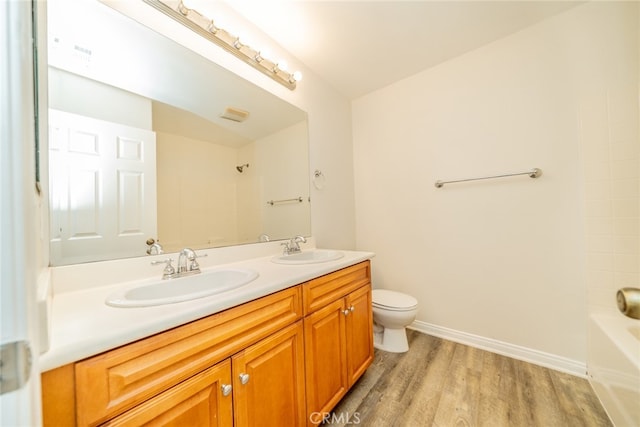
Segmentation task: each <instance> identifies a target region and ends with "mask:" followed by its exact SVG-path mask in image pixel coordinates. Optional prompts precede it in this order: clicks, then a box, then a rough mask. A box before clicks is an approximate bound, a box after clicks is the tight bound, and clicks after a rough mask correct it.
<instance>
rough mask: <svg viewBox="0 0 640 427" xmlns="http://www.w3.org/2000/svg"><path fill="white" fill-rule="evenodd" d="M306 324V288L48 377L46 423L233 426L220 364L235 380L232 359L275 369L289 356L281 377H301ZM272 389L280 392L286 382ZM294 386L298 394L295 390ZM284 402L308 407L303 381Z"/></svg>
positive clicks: (267, 298)
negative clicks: (189, 421)
mask: <svg viewBox="0 0 640 427" xmlns="http://www.w3.org/2000/svg"><path fill="white" fill-rule="evenodd" d="M301 318H302V297H301V289H300V286H295V287H292V288H289V289H285V290H283V291H280V292H277V293H275V294H271V295H268V296H265V297H263V298H259V299H257V300H254V301H251V302H248V303H245V304H242V305H239V306H237V307H234V308H231V309H228V310H225V311H222V312H220V313H216V314H214V315H211V316H208V317H205V318H203V319H200V320H196V321H194V322H191V323H188V324H186V325H183V326H179V327H177V328H174V329H171V330H168V331H165V332H162V333H159V334H157V335H153V336H151V337H148V338H145V339H142V340H140V341H136V342H133V343H131V344H127V345H124V346H122V347H118V348H116V349H113V350H110V351H107V352H105V353H102V354H99V355H97V356H93V357H90V358H88V359H85V360H82V361H79V362H76V363H73V364H70V365H65V366H62V367H60V368H57V369H54V370H52V371H48V372H45V373H43V375H42V392H43V396H42V398H43V417H44V425H45V426H56V427H58V426H59V427H62V426H76V425H77V426H96V425H101V424H105V423H111V424H114V425H140V424H139V423H138V421H139V420H144V419H147V418H150V419H152V420H155V421H151V423H152V424H155V425H185V424H184V423H183V422H181V421H179V420H182V418H181V417H186V418H185V419H193V418H201V421H202V422H201V423H200V422H198V423H196V424H192V425H203V426H204V425H232V422H231V420H229V422H227V421H225V420H227V419H228V418H229V417H228V413H229V411H228V404H229V403H228V402H231V401H236V406H238V402H237V400H238V399H233V398H231V399H225V397H226V396H223V395H222V394H224V393H222V392H221V390H222V388H221V387H222V385H224V384H229V385H232V387H233V385H235V382H234V381H233V378H231V379H230V380H227V377H225V376H222V372H224V370H225V369H222V368H221V369H222V370H217V368H218V364H219V363H220V362H223V363H225V361H226V360H228V361H230V367H229V368H228V369H227V371H228V370H229V369H230V372H229V375H230V376H231V375H233V374H234V367H233V356H236V357H239V355H242V354H247V355H249V356H246V358H245V359H246V360H245V362H242V359H238V360H239V362H236V363H237V364H238V363H249V362H251V363H255V360H254V357H255V358H256V360H257V359H258V358H260V357H262V359H260V360H261V361H265V360H268V359H271V361H272V363H274V362H273V361H274V360H277V361H279V362H283V361H285V360H287V359H286V355H287V350H288V351H289V356H290V359H289V362H288V364H285V365H283V366H280V368H279V372H286V371H287V370H288V369H296V370H298V372H295V373H291V372H290V373H288V376H283V377H282V378H285V377H286V378H289V379H290V378H296V379H297V378H303V376H304V368H303V366H304V365H303V363H304V359H303V351H304V350H303V343H302V324H301V321H300V319H301ZM296 325H297V326H296ZM291 331H295V334H293V335H295V339H293V338H291V336H289V335H286V334H291V333H292V332H291ZM283 334H284V335H283ZM281 337H285V338H286V339H285V338H282V339H283V340H284V342H280V341H278V339H279V338H281ZM253 346H256V347H253ZM270 346H273V348H271V347H270ZM287 346H289V348H288V349H287ZM254 348H259V349H260V351H261V352H262V353H263V354H261V355H260V354H258V353H259V352H258V353H256V350H252V349H254ZM291 358H293V359H295V361H291ZM265 366H266V365H265ZM211 368H215V369H211ZM259 371H260V373H263V372H265V370H264V369H262V370H259ZM256 372H258V370H257V371H256ZM254 379H255V380H256V381H254V382H253V384H260V382H259V381H264V380H261V379H260V376H259V375H255V376H254ZM62 384H65V386H62V387H61V385H62ZM69 384H71V385H72V386H69ZM274 384H276V386H277V387H281V382H280V383H278V381H275V382H274ZM294 386H295V387H294ZM233 388H235V387H233ZM257 388H258V387H257V386H253V385H252V387H251V389H252V390H254V389H255V390H257ZM294 388H295V393H294V392H292V391H291V390H292V389H294ZM256 393H265V394H267V393H269V391H264V390H261V391H258V392H256ZM282 396H284V398H283V399H282V401H281V402H280V404H281V406H283V407H287V408H288V407H299V406H300V405H299V403H298V402H299V401H300V400H302V401H304V383H302V386H301V387H300V386H299V385H295V384H294V385H291V386H290V387H289V388H288V389H287V393H283V394H282ZM292 396H294V397H295V399H296V401H295V402H294V401H293V400H292V399H293V398H292ZM230 397H232V396H230ZM286 399H289V400H286ZM174 406H175V408H174ZM176 411H178V412H176ZM180 411H183V412H184V414H180V413H179V412H180ZM276 412H277V411H276ZM225 414H227V415H225ZM156 418H157V419H156ZM245 418H246V417H245ZM174 419H175V420H176V422H175V423H173V421H172V420H174ZM186 425H189V424H186Z"/></svg>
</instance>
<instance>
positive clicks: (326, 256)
mask: <svg viewBox="0 0 640 427" xmlns="http://www.w3.org/2000/svg"><path fill="white" fill-rule="evenodd" d="M343 256H344V254H343V253H342V252H340V251H332V250H324V249H316V250H312V251H306V252H300V253H297V254H292V255H278V256H275V257H273V258H271V261H272V262H275V263H276V264H316V263H319V262H328V261H335V260H337V259H340V258H342V257H343Z"/></svg>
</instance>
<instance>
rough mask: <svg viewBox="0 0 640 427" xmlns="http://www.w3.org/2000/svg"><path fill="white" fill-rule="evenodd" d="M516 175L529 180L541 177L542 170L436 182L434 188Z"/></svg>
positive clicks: (535, 169)
mask: <svg viewBox="0 0 640 427" xmlns="http://www.w3.org/2000/svg"><path fill="white" fill-rule="evenodd" d="M517 175H529V177H530V178H538V177H539V176H540V175H542V169H538V168H533V169H531V170H528V171H526V172H518V173H508V174H505V175H493V176H483V177H480V178H467V179H457V180H455V181H436V183H435V186H436V188H442V187H443V186H444V185H445V184H452V183H455V182H466V181H478V180H481V179H493V178H506V177H508V176H517Z"/></svg>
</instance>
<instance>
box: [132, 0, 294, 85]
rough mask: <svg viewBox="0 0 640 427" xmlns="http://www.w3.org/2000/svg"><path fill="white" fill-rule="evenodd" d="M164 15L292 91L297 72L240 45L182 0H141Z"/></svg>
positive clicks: (239, 41) (250, 48) (237, 40)
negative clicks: (290, 70)
mask: <svg viewBox="0 0 640 427" xmlns="http://www.w3.org/2000/svg"><path fill="white" fill-rule="evenodd" d="M143 1H144V2H145V3H147V4H148V5H150V6H152V7H154V8H155V9H157V10H159V11H160V12H162V13H164V14H165V15H167V16H169V17H171V18H173V19H175V20H176V21H178V22H180V23H181V24H183V25H184V26H186V27H188V28H190V29H191V30H193V31H194V32H196V33H197V34H199V35H201V36H202V37H204V38H206V39H207V40H209V41H211V42H213V43H215V44H216V45H218V46H220V47H222V48H223V49H225V50H226V51H227V52H229V53H231V54H233V55H235V56H236V57H237V58H240V59H242V60H243V61H244V62H246V63H247V64H249V65H251V66H252V67H254V68H255V69H257V70H259V71H261V72H262V73H264V74H266V75H267V76H269V77H271V78H272V79H274V80H275V81H277V82H278V83H280V84H282V85H283V86H285V87H287V88H289V89H291V90H294V89H295V88H296V83H297V81H298V80H300V73H299V72H297V71H296V72H294V73H289V72H288V71H286V70H283V69H282V68H280V67H279V66H278V63H277V62H275V61H273V60H271V59H269V58H265V57H263V56H262V54H261V52H260V51H258V50H255V49H254V48H252V47H251V46H248V45H245V44H243V43H242V42H241V39H240V38H239V37H238V36H235V35H233V34H231V33H230V32H228V31H227V30H225V29H223V28H220V27H218V26H217V25H216V23H215V21H214V20H212V19H210V18H208V17H206V16H204V15H202V14H201V13H200V12H198V11H197V10H194V9H190V8H188V7H186V6H185V5H184V3H183V2H182V0H143Z"/></svg>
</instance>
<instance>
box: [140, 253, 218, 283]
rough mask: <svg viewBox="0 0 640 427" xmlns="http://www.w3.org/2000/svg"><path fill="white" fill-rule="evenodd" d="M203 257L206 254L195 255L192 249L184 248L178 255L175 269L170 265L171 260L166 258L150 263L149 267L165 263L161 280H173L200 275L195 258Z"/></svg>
mask: <svg viewBox="0 0 640 427" xmlns="http://www.w3.org/2000/svg"><path fill="white" fill-rule="evenodd" d="M204 256H207V254H204V255H197V254H196V252H195V251H194V250H193V249H191V248H184V249H183V250H181V251H180V254H178V266H177V268H174V267H173V265H171V263H172V262H173V260H172V259H171V258H167V259H165V260H162V261H152V262H151V265H156V264H162V263H165V268H164V271H163V272H162V279H175V278H176V277H182V276H189V275H191V274H198V273H200V265H198V261H196V258H200V257H204Z"/></svg>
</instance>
